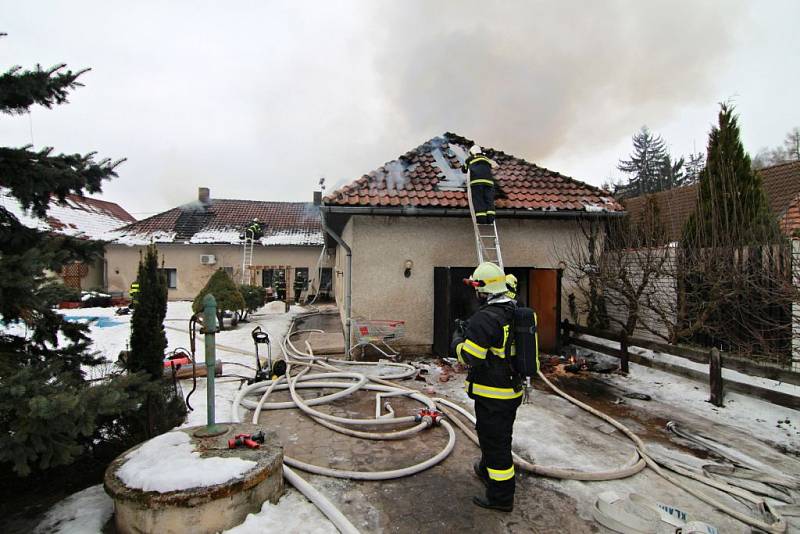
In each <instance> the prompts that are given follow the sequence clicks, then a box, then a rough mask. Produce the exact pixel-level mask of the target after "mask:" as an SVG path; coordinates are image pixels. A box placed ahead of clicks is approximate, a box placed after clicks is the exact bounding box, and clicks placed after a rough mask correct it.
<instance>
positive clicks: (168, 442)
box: [117, 432, 256, 493]
mask: <svg viewBox="0 0 800 534" xmlns="http://www.w3.org/2000/svg"><path fill="white" fill-rule="evenodd" d="M126 458H127V460H126V461H125V463H124V464H122V466H121V467H120V468H119V470H118V471H117V476H119V478H120V480H122V481H123V482H124V483H125V484H126V485H127V486H128V487H129V488H138V489H141V490H144V491H157V492H159V493H167V492H169V491H178V490H185V489H189V488H197V487H200V486H215V485H217V484H222V483H224V482H227V481H228V480H233V479H235V478H239V477H241V476H243V475H244V474H245V473H247V472H248V471H250V470H251V469H252V468H254V467H255V466H256V462H253V461H250V460H242V459H241V458H220V457H211V458H203V457H201V456H200V453H199V452H195V450H194V446H193V445H192V443H191V438H190V437H189V435H188V434H186V433H185V432H167V433H166V434H161V435H160V436H156V437H154V438H153V439H151V440H150V441H147V442H145V443H144V444H143V445H142V446H141V447H139V448H138V449H136V450H134V451H132V452H130V453H128V455H127V457H126Z"/></svg>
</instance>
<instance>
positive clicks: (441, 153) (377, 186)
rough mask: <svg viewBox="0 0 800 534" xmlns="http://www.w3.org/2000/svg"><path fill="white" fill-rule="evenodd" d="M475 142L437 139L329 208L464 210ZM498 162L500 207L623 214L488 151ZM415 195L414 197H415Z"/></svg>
mask: <svg viewBox="0 0 800 534" xmlns="http://www.w3.org/2000/svg"><path fill="white" fill-rule="evenodd" d="M472 144H473V142H472V141H471V140H469V139H466V138H464V137H460V136H458V135H455V134H452V133H446V134H444V135H443V136H441V137H435V138H433V139H431V140H430V141H428V142H426V143H424V144H422V145H420V146H419V147H417V148H415V149H414V150H411V151H409V152H406V153H405V154H403V155H402V156H400V157H399V158H398V159H397V160H394V161H391V162H388V163H386V164H385V165H383V166H382V167H380V168H379V169H376V170H375V171H372V172H371V173H369V174H365V175H364V176H362V177H361V178H358V179H357V180H355V181H353V182H351V183H350V184H348V185H345V186H343V187H341V188H339V189H337V190H335V191H333V192H331V193H330V194H329V195H327V196H326V197H325V199H324V203H325V205H328V206H369V207H382V206H387V207H388V206H399V205H402V206H409V207H411V206H413V207H426V206H432V207H435V206H446V207H453V208H462V209H466V208H467V207H468V204H467V195H466V192H465V191H466V190H465V189H464V186H463V180H464V178H465V176H466V175H464V174H463V173H462V172H461V170H460V166H461V164H462V163H463V161H464V159H465V157H466V155H467V150H468V149H469V147H470V146H472ZM484 152H485V153H486V155H488V156H489V157H490V158H492V159H493V160H494V161H496V162H497V164H498V167H497V168H496V169H494V175H495V180H496V181H497V185H498V192H497V199H496V202H495V204H496V207H497V209H498V211H499V212H501V211H502V210H504V209H522V210H543V211H594V210H598V209H601V208H602V209H604V210H607V211H622V206H621V205H620V204H619V203H617V201H616V200H614V199H613V198H612V197H611V194H610V193H608V192H605V191H603V190H601V189H599V188H597V187H594V186H591V185H588V184H585V183H583V182H579V181H577V180H574V179H572V178H569V177H567V176H564V175H561V174H559V173H557V172H554V171H550V170H548V169H545V168H542V167H539V166H537V165H534V164H532V163H529V162H527V161H525V160H523V159H519V158H515V157H514V156H511V155H508V154H506V153H504V152H502V151H499V150H494V149H491V148H485V149H484ZM413 192H416V194H414V193H413Z"/></svg>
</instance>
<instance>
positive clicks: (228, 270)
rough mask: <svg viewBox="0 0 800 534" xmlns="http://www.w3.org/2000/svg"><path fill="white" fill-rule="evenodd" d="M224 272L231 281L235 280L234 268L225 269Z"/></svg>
mask: <svg viewBox="0 0 800 534" xmlns="http://www.w3.org/2000/svg"><path fill="white" fill-rule="evenodd" d="M222 270H223V271H225V272H226V273H227V274H228V276H230V277H231V280H233V267H223V268H222Z"/></svg>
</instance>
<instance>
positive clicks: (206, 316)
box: [195, 293, 228, 437]
mask: <svg viewBox="0 0 800 534" xmlns="http://www.w3.org/2000/svg"><path fill="white" fill-rule="evenodd" d="M203 329H204V331H205V342H206V421H207V424H206V426H205V427H204V428H201V429H200V430H198V431H197V432H195V435H196V436H202V437H209V436H219V435H220V434H224V433H225V432H226V431H227V430H228V428H227V427H226V426H225V425H217V424H216V421H215V417H216V411H215V406H214V403H215V394H214V379H215V376H214V375H215V372H216V366H217V345H216V334H217V300H216V299H215V298H214V295H212V294H211V293H209V294H208V295H206V296H205V298H203Z"/></svg>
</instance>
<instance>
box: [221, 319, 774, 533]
mask: <svg viewBox="0 0 800 534" xmlns="http://www.w3.org/2000/svg"><path fill="white" fill-rule="evenodd" d="M313 314H314V313H310V314H305V315H303V316H298V317H296V318H295V320H293V321H292V324H291V326H290V327H289V331H288V333H287V335H286V336H284V339H283V341H282V343H281V345H280V346H281V349H282V351H283V354H284V358H285V359H286V361H287V372H286V376H285V377H280V378H279V379H277V380H274V381H264V382H259V383H255V384H252V385H250V386H247V387H245V388H242V389H241V390H240V391H239V392H238V394H237V395H236V398H235V399H234V401H233V414H234V418H236V419H237V420H238V417H239V410H240V408H242V407H243V408H248V409H253V410H254V417H253V422H254V423H257V422H258V420H259V417H260V414H261V412H262V410H264V409H268V410H270V409H287V408H294V409H300V410H301V411H303V412H304V413H305V414H306V415H308V416H309V417H311V418H312V419H313V420H315V421H317V422H318V423H320V424H321V425H323V426H325V427H326V428H329V429H331V430H334V431H336V432H341V433H343V434H346V435H350V436H353V437H359V438H363V439H377V440H382V439H404V438H407V437H410V436H412V435H414V434H416V433H418V432H420V431H422V430H424V429H425V428H427V427H428V426H430V425H429V424H428V423H427V422H422V423H418V424H417V425H415V426H412V427H407V428H404V429H400V430H394V431H391V432H364V431H359V430H354V429H351V428H347V427H346V426H341V425H348V426H363V425H369V426H374V425H396V424H407V423H411V422H412V421H413V420H414V419H415V418H414V417H412V416H407V417H396V416H395V415H394V412H393V411H391V412H390V413H389V414H387V415H380V411H381V406H380V401H381V395H384V396H401V395H402V396H406V397H409V398H412V399H414V400H417V401H419V402H421V403H422V404H424V405H426V406H428V407H431V408H432V407H434V406H435V407H436V408H438V409H439V410H441V411H442V412H443V413H444V414H445V415H446V417H447V419H448V420H449V421H451V422H452V423H453V424H455V425H456V426H458V427H459V428H460V429H461V430H462V431H463V432H464V434H465V435H466V436H467V437H468V438H469V439H470V440H471V441H473V442H474V443H475V444H478V438H477V436H476V435H475V433H474V432H473V431H472V430H471V429H470V428H469V426H468V425H467V424H466V423H464V421H462V420H461V418H460V417H459V415H460V416H461V417H463V418H465V419H466V420H467V421H469V422H470V423H471V424H472V426H473V427H474V424H475V417H474V416H473V415H472V414H471V413H470V412H469V411H467V410H466V409H464V408H463V407H461V406H459V405H458V404H456V403H453V402H450V401H448V400H446V399H441V398H436V399H430V398H428V397H427V396H425V395H424V394H422V393H420V392H419V391H417V390H414V389H411V388H406V387H403V386H400V385H398V384H395V383H393V382H391V381H390V380H389V379H393V380H397V379H402V378H408V377H410V376H411V375H413V374H414V373H415V372H416V369H415V368H414V367H413V366H410V365H407V364H402V363H396V362H353V361H350V360H341V359H333V358H328V357H319V356H315V355H314V353H313V351H312V350H311V347H310V346H309V345H308V343H307V342H306V347H307V352H304V351H301V350H299V349H298V348H297V347H296V346H295V345H294V343H293V342H292V339H291V338H292V337H293V336H296V335H298V334H302V333H312V332H319V330H300V331H294V325H295V321H296V319H298V318H301V317H308V316H310V315H313ZM225 350H228V347H225ZM231 352H240V353H247V352H245V351H241V350H238V349H234V350H231ZM345 365H348V366H362V367H364V366H378V365H383V366H389V367H398V368H400V369H401V370H400V371H398V373H396V374H393V375H389V376H383V375H381V374H379V373H376V374H367V373H358V372H347V371H344V370H343V369H342V368H341V367H340V366H345ZM292 366H294V367H296V368H298V369H299V372H296V373H295V374H294V375H292V373H291V371H292ZM312 369H316V370H320V371H321V372H318V373H311V372H310V371H311V370H312ZM538 375H539V377H540V378H541V379H542V381H543V382H544V383H545V384H546V385H547V386H548V387H549V388H550V389H551V390H552V391H553V392H555V393H556V394H557V395H559V396H561V397H562V398H564V399H566V400H567V401H569V402H570V403H572V404H574V405H576V406H578V407H579V408H581V409H583V410H585V411H587V412H588V413H590V414H592V415H594V416H596V417H599V418H600V419H602V420H604V421H606V422H607V423H609V424H610V425H612V426H613V427H614V428H616V429H617V430H619V431H620V432H621V433H622V434H624V435H625V436H626V437H627V438H628V439H630V440H631V441H632V442H633V444H634V446H635V449H634V452H633V455H632V457H631V459H630V460H629V461H628V462H626V463H625V464H624V465H623V466H622V467H620V468H617V469H613V470H605V471H588V472H587V471H581V470H576V469H569V468H561V467H551V466H543V465H538V464H534V463H531V462H528V461H527V460H525V459H523V458H521V457H520V456H519V455H517V454H514V464H515V465H516V466H518V467H519V468H520V469H522V470H524V471H528V472H531V473H533V474H537V475H540V476H546V477H550V478H557V479H567V480H582V481H600V480H615V479H621V478H627V477H630V476H633V475H635V474H636V473H639V472H640V471H642V470H643V469H644V468H645V467H650V468H651V469H652V470H653V471H655V472H656V473H657V474H658V475H659V476H661V477H662V478H664V479H665V480H667V481H668V482H670V483H672V484H674V485H675V486H677V487H679V488H681V489H683V490H685V491H687V492H688V493H689V494H691V495H693V496H695V497H696V498H698V499H700V500H701V501H703V502H705V503H706V504H709V505H710V506H712V507H714V508H716V509H718V510H720V511H721V512H723V513H725V514H727V515H729V516H731V517H733V518H735V519H737V520H738V521H741V522H742V523H745V524H747V525H750V526H752V527H754V528H757V529H761V530H763V531H766V532H770V533H783V532H785V531H786V528H787V525H786V521H785V520H784V519H783V518H781V517H778V516H776V515H773V517H776V521H774V522H772V523H767V522H765V521H760V520H758V519H755V518H753V517H750V516H748V515H746V514H744V513H741V512H739V511H738V510H735V509H733V508H731V507H729V506H728V505H726V504H724V503H721V502H719V501H718V500H717V499H715V498H713V497H711V496H709V495H707V494H705V493H704V492H702V491H700V490H697V489H695V488H692V487H691V486H688V485H687V484H685V483H684V482H683V481H681V480H679V479H677V478H675V477H674V476H672V475H670V474H669V473H667V472H666V471H665V470H664V469H662V467H665V468H673V469H674V466H670V465H666V464H665V465H664V466H661V465H659V464H658V462H657V461H656V460H654V459H653V458H652V457H651V456H650V455H649V453H648V451H647V448H646V446H645V445H644V443H643V442H642V440H641V439H640V438H639V437H638V436H637V435H636V434H634V433H633V432H632V431H631V430H629V429H628V428H627V427H626V426H624V425H623V424H622V423H620V422H618V421H617V420H615V419H613V418H612V417H610V416H608V415H606V414H604V413H602V412H600V411H598V410H596V409H595V408H593V407H591V406H589V405H587V404H585V403H583V402H581V401H579V400H577V399H575V398H574V397H572V396H570V395H568V394H567V393H565V392H563V391H562V390H560V389H559V388H558V387H556V386H555V385H553V384H552V382H550V380H548V379H547V377H546V376H545V375H544V374H543V373H542V372H541V371H539V372H538ZM332 379H336V381H332ZM341 380H345V381H341ZM348 380H350V381H348ZM320 388H324V389H339V390H340V391H338V392H335V393H331V394H326V395H323V396H320V397H317V398H314V399H309V400H305V399H303V398H302V397H301V396H300V395H299V394H298V393H297V391H298V390H302V389H320ZM287 389H288V391H289V394H290V396H291V399H292V400H291V401H290V402H267V398H268V396H269V395H271V394H272V393H273V392H275V391H284V390H287ZM360 390H367V391H377V392H378V394H377V395H376V417H375V418H374V419H372V418H370V419H353V418H346V417H336V416H331V415H329V414H325V413H324V412H320V411H318V410H315V409H313V408H311V406H316V405H320V404H325V403H328V402H333V401H334V400H337V399H341V398H344V397H347V396H349V395H352V394H354V393H355V392H356V391H360ZM262 391H263V394H262V396H261V397H260V399H259V401H258V402H254V401H249V400H247V399H245V397H246V396H247V395H249V394H253V393H261V392H262ZM457 414H458V415H457ZM442 426H444V427H445V429H446V430H447V432H448V443H447V445H446V446H445V448H444V449H442V450H441V451H439V452H438V453H437V454H436V455H434V456H432V457H431V458H429V459H428V460H425V461H424V462H421V463H419V464H416V465H414V466H408V467H405V468H401V469H395V470H388V471H377V472H375V471H373V472H364V471H350V470H339V469H332V468H328V467H321V466H315V465H311V464H308V463H306V462H302V461H299V460H297V459H294V458H291V457H288V456H287V457H285V458H284V462H285V463H286V464H288V465H291V466H294V467H297V468H299V469H302V470H305V471H307V472H311V473H315V474H320V475H325V476H332V477H339V478H351V479H357V480H386V479H389V478H397V477H402V476H409V475H411V474H414V473H417V472H420V471H422V470H424V469H427V468H429V467H431V466H432V465H436V464H437V463H438V462H440V461H442V460H443V459H444V458H446V457H447V456H448V455H449V454H450V452H452V450H453V447H454V444H455V432H454V430H453V427H452V426H451V425H450V424H448V422H447V421H444V420H443V421H442ZM285 470H289V471H290V472H291V470H290V469H289V468H288V467H286V466H285ZM285 472H286V471H285ZM676 472H677V471H676ZM688 473H689V474H687V473H684V472H681V473H680V474H682V475H685V476H691V478H694V479H695V480H698V481H700V482H703V483H705V484H707V485H709V486H712V487H715V488H716V489H719V490H721V491H725V492H727V493H729V494H731V495H736V496H738V497H743V498H745V499H746V500H749V501H750V502H752V503H754V504H757V505H758V506H760V507H761V508H762V509H763V510H768V508H767V506H766V504H765V503H764V501H763V499H760V498H758V497H756V496H754V495H752V494H749V493H748V492H745V491H744V490H742V489H741V488H735V487H733V486H730V485H728V484H725V483H723V482H720V481H716V480H713V479H710V478H708V477H704V476H702V475H696V474H694V473H691V472H688ZM293 475H294V476H293V477H292V476H291V475H288V476H287V480H289V481H290V482H291V483H293V484H294V481H293V480H292V479H293V478H294V477H297V478H300V477H299V476H298V475H296V473H293ZM290 477H291V478H290ZM300 480H301V481H302V479H300ZM298 483H299V484H301V485H302V484H303V483H305V481H302V482H298ZM305 484H306V485H307V483H305ZM296 487H297V486H296ZM298 489H300V488H299V487H298ZM312 489H313V488H312ZM732 490H735V491H732ZM301 491H302V490H301ZM303 493H304V495H306V496H307V497H308V496H309V495H308V494H306V493H305V492H303ZM309 498H310V499H311V500H312V502H314V503H315V504H317V506H318V507H319V508H320V510H321V511H323V513H325V515H326V516H328V518H329V519H331V521H333V522H334V524H335V525H336V526H337V528H339V530H340V531H342V532H357V530H347V529H349V528H353V529H355V527H353V526H352V524H351V523H349V521H348V522H347V524H341V526H340V523H337V521H341V519H342V518H344V516H341V513H340V512H339V511H338V510H335V508H334V510H335V511H330V510H328V511H326V509H325V507H326V506H330V507H332V505H330V502H329V501H327V499H325V501H326V502H327V505H326V504H325V503H321V504H320V503H318V502H317V500H316V499H314V498H311V497H309ZM323 499H324V497H323ZM337 514H338V515H339V516H341V517H340V518H339V517H337V518H336V520H334V517H336V515H337ZM345 521H347V520H346V519H345Z"/></svg>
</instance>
